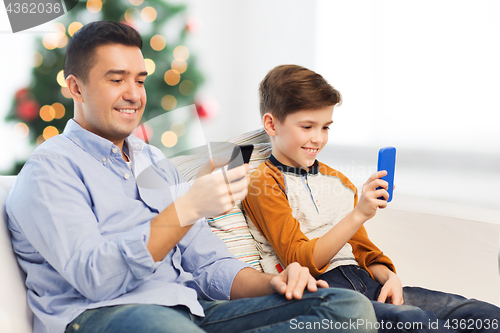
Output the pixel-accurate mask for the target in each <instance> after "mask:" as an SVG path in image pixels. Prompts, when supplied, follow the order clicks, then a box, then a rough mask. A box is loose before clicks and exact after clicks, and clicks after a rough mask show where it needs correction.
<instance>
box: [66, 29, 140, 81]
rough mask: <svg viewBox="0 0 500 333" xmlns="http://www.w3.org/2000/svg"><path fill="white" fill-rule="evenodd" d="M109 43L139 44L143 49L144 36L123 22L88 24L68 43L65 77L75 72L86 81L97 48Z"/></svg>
mask: <svg viewBox="0 0 500 333" xmlns="http://www.w3.org/2000/svg"><path fill="white" fill-rule="evenodd" d="M108 44H123V45H127V46H137V47H138V48H139V49H141V48H142V38H141V35H139V33H138V32H137V31H136V30H135V29H134V28H132V27H130V26H128V25H126V24H123V23H118V22H109V21H97V22H92V23H89V24H86V25H85V26H83V27H82V28H80V30H78V31H77V32H76V33H75V34H74V35H73V37H72V38H71V40H70V41H69V43H68V47H67V49H66V60H65V62H64V77H65V78H66V77H68V75H70V74H73V75H75V76H76V77H78V78H79V79H81V80H82V81H83V82H84V83H86V82H87V79H88V75H89V72H90V70H91V69H92V67H93V66H94V63H95V49H96V48H97V47H98V46H101V45H108Z"/></svg>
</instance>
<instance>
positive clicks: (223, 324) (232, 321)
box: [195, 288, 377, 333]
mask: <svg viewBox="0 0 500 333" xmlns="http://www.w3.org/2000/svg"><path fill="white" fill-rule="evenodd" d="M201 304H202V306H203V308H204V310H205V317H204V318H202V317H196V319H195V322H196V323H197V324H198V325H199V326H200V327H201V328H202V329H203V330H205V331H207V332H237V333H240V332H254V331H259V332H273V333H276V332H289V331H300V332H317V331H320V330H324V329H332V330H336V331H339V332H356V333H364V332H377V330H376V328H375V325H376V319H375V314H374V312H373V308H372V306H371V303H370V301H369V300H368V299H367V298H366V297H364V296H363V295H361V294H359V293H356V292H353V291H350V290H344V289H333V288H326V289H319V290H318V291H317V292H315V293H309V292H305V293H304V295H303V297H302V299H300V300H291V301H289V300H287V299H286V298H285V297H284V296H282V295H277V294H275V295H269V296H264V297H257V298H245V299H239V300H234V301H217V302H209V301H201Z"/></svg>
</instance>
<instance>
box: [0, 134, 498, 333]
mask: <svg viewBox="0 0 500 333" xmlns="http://www.w3.org/2000/svg"><path fill="white" fill-rule="evenodd" d="M228 142H229V143H233V144H249V143H251V144H253V145H254V147H255V148H254V152H253V153H252V157H251V160H250V172H252V171H253V170H254V169H255V168H257V166H258V165H259V164H260V163H261V162H262V161H263V160H265V159H266V158H267V157H268V156H269V154H270V152H271V146H270V143H269V138H268V136H267V134H266V133H265V132H264V131H263V130H262V129H260V130H257V131H253V132H249V133H246V134H243V135H241V136H239V137H236V138H233V139H231V140H229V141H228ZM212 148H213V151H214V152H215V153H222V154H224V155H226V156H229V154H230V152H231V150H232V145H225V144H219V145H216V146H215V147H212ZM206 157H207V153H206V152H203V151H202V152H196V153H190V154H187V155H181V156H176V157H173V158H171V160H172V161H173V162H174V163H175V164H176V166H177V167H178V169H179V171H180V172H181V173H182V174H183V175H184V177H185V178H186V179H187V180H188V181H189V182H192V181H193V180H194V177H195V176H196V174H197V171H198V169H199V168H200V167H201V165H202V163H203V162H204V161H205V158H206ZM14 182H15V176H0V262H1V263H2V270H1V272H2V274H1V275H0V333H30V332H32V319H33V314H32V313H31V311H30V309H29V307H28V305H27V302H26V289H25V286H24V274H23V272H22V271H21V270H20V269H19V266H18V265H17V262H16V259H15V255H14V252H13V250H12V244H11V242H10V233H9V231H8V229H7V217H6V214H5V199H6V198H7V194H8V192H9V190H10V189H11V188H12V186H13V184H14ZM401 199H402V198H401V197H400V196H398V198H397V199H395V200H394V201H393V202H392V203H391V206H390V207H389V208H388V209H385V210H383V211H380V212H379V213H377V215H376V216H375V218H373V219H372V220H370V221H368V222H367V223H366V224H365V226H366V229H367V231H368V233H369V235H370V238H371V239H372V240H373V241H374V243H375V244H377V246H379V247H380V248H381V249H383V250H384V252H385V253H386V254H388V255H389V257H390V258H391V259H392V260H393V261H394V263H395V265H396V268H397V269H398V275H399V276H400V278H401V280H402V282H403V284H404V285H418V286H422V287H426V288H430V289H436V290H442V291H446V292H453V293H459V294H462V295H464V296H467V297H474V298H478V299H482V300H485V301H489V302H491V303H494V304H498V295H499V294H500V283H499V282H500V278H499V274H498V266H497V260H498V264H499V265H500V250H499V242H498V240H499V238H498V237H499V234H500V224H498V223H494V221H497V220H500V219H499V218H497V217H500V216H499V213H498V212H497V211H495V212H490V213H491V214H489V215H487V216H486V217H483V218H477V217H478V216H480V215H481V213H485V212H472V213H473V214H471V212H470V208H466V207H459V206H445V205H443V204H442V203H435V205H436V206H437V207H439V209H440V210H441V212H440V211H437V210H430V209H429V208H431V206H430V205H429V202H428V200H420V201H418V200H415V198H411V200H409V202H411V205H410V204H408V205H404V204H402V203H401V202H402V200H401ZM415 207H418V209H415ZM464 209H467V210H464ZM443 211H446V212H445V213H444V214H443ZM449 212H454V214H455V215H457V216H461V217H462V218H457V217H450V216H449ZM492 214H493V215H492ZM447 215H448V216H447ZM482 215H483V216H484V214H482ZM465 216H467V218H464V217H465ZM471 216H475V217H474V218H472V217H471ZM208 223H209V225H210V226H211V228H212V231H213V232H214V233H216V234H217V235H218V236H219V237H220V238H221V239H222V240H223V241H224V242H225V243H226V245H227V246H228V249H229V250H230V251H231V252H232V253H233V254H234V255H235V256H236V257H237V258H238V259H240V260H243V261H245V262H247V263H249V264H251V265H252V266H254V267H255V268H256V269H258V270H262V268H261V266H260V261H259V260H260V256H259V253H258V251H257V248H256V246H255V243H254V241H253V238H252V236H251V234H250V232H249V230H248V226H247V224H246V222H245V217H244V214H243V212H242V210H241V203H237V204H236V206H235V207H234V208H233V209H232V210H231V211H230V212H228V213H226V214H223V215H220V216H216V217H212V218H209V219H208ZM429 231H432V232H429ZM417 249H418V250H417ZM431 257H435V260H429V258H431ZM464 262H465V263H467V268H466V269H464V266H463V263H464Z"/></svg>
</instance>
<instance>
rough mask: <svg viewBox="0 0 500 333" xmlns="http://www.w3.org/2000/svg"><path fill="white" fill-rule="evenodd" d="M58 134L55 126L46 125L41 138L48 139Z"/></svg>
mask: <svg viewBox="0 0 500 333" xmlns="http://www.w3.org/2000/svg"><path fill="white" fill-rule="evenodd" d="M58 134H59V131H58V130H57V128H55V127H54V126H47V127H45V129H44V130H43V134H42V135H43V138H44V139H45V140H48V139H50V138H51V137H53V136H56V135H58Z"/></svg>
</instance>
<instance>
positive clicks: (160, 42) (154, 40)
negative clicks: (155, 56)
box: [150, 35, 167, 51]
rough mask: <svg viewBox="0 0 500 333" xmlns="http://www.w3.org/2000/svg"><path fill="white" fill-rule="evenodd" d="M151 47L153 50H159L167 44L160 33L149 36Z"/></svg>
mask: <svg viewBox="0 0 500 333" xmlns="http://www.w3.org/2000/svg"><path fill="white" fill-rule="evenodd" d="M150 44H151V48H152V49H153V50H155V51H161V50H163V49H164V48H165V45H167V41H166V40H165V38H164V37H163V36H162V35H154V36H153V37H151V41H150Z"/></svg>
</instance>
